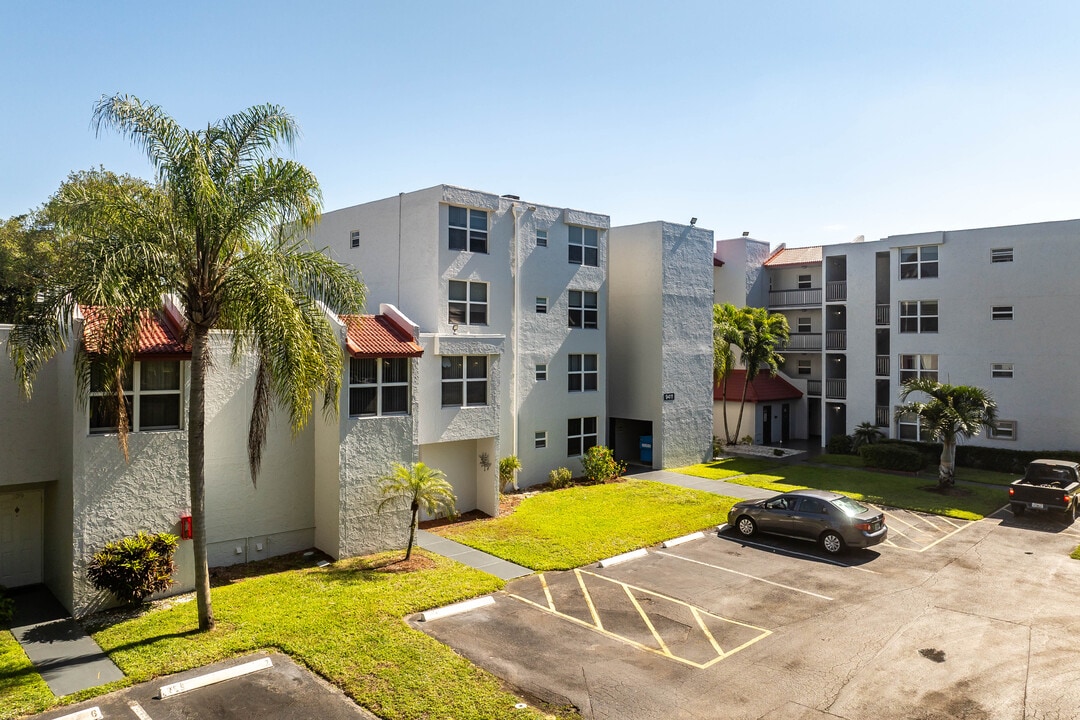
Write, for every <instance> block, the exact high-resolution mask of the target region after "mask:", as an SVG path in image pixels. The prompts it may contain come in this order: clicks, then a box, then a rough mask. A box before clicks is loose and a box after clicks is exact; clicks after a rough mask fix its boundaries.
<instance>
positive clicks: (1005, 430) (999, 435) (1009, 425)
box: [990, 420, 1016, 440]
mask: <svg viewBox="0 0 1080 720" xmlns="http://www.w3.org/2000/svg"><path fill="white" fill-rule="evenodd" d="M990 439H991V440H1015V439H1016V421H1015V420H998V421H997V422H996V423H994V425H993V426H992V427H991V428H990Z"/></svg>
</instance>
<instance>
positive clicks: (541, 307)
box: [536, 297, 548, 315]
mask: <svg viewBox="0 0 1080 720" xmlns="http://www.w3.org/2000/svg"><path fill="white" fill-rule="evenodd" d="M547 309H548V299H547V298H546V297H538V298H536V312H537V313H539V314H540V315H545V314H547Z"/></svg>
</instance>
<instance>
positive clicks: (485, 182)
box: [0, 0, 1080, 246]
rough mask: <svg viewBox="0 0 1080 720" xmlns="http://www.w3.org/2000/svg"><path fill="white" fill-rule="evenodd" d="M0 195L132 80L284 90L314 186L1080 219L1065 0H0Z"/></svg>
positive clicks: (34, 178) (824, 212)
mask: <svg viewBox="0 0 1080 720" xmlns="http://www.w3.org/2000/svg"><path fill="white" fill-rule="evenodd" d="M0 28H3V29H2V30H0V33H2V35H0V37H2V41H0V68H2V72H3V77H4V93H3V97H4V100H5V103H4V104H5V109H4V112H2V113H0V137H3V138H4V139H5V141H4V142H3V143H2V145H0V217H7V216H10V215H13V214H17V213H22V212H25V211H26V210H28V209H30V208H32V207H35V206H37V205H39V204H40V203H41V202H43V201H44V200H45V199H46V198H47V197H48V196H49V195H50V194H51V193H52V192H53V191H55V189H56V188H57V186H58V185H59V183H60V182H61V181H62V180H63V179H64V177H65V176H66V175H67V174H68V173H69V172H70V171H72V170H78V169H86V168H89V167H94V166H97V165H104V166H105V167H106V168H108V169H110V170H115V171H121V172H130V173H132V174H136V175H141V176H144V177H149V175H150V172H149V166H148V164H147V163H146V161H145V159H144V158H143V157H142V156H141V155H139V154H138V153H137V152H136V151H134V150H133V149H131V148H130V146H129V145H128V144H127V143H126V142H125V141H124V140H122V139H120V138H119V137H117V136H115V135H113V134H105V135H102V136H101V137H96V136H95V134H94V132H93V130H92V129H91V128H90V115H91V111H92V108H93V105H94V102H95V101H96V100H97V99H98V98H99V97H100V96H101V95H102V94H115V93H129V94H133V95H136V96H138V97H139V98H142V99H143V100H146V101H150V102H153V103H156V104H159V105H161V106H162V107H163V108H164V109H165V110H166V111H167V112H169V113H170V114H171V115H172V116H173V117H175V118H176V119H177V120H178V121H180V122H181V123H182V124H184V125H187V126H189V127H194V126H198V125H202V124H206V123H208V122H210V121H212V120H215V119H217V118H220V117H222V116H224V115H228V114H230V113H232V112H235V111H238V110H240V109H243V108H245V107H248V106H250V105H252V104H256V103H262V102H274V103H278V104H281V105H284V106H285V108H286V109H287V110H288V111H289V112H290V113H292V114H293V115H294V116H295V117H296V118H297V120H298V121H299V123H300V125H301V128H302V130H303V137H302V138H301V140H300V142H299V143H298V145H297V147H296V148H295V150H294V152H293V156H294V157H296V158H297V159H299V160H300V161H301V162H303V163H305V164H307V165H308V166H309V167H310V168H311V169H312V170H313V171H314V172H315V173H316V176H317V177H318V178H319V181H320V183H321V184H322V188H323V193H324V197H325V207H326V209H328V210H329V209H335V208H339V207H344V206H347V205H353V204H356V203H360V202H366V201H369V200H375V199H379V198H383V197H387V196H391V195H395V194H397V193H398V192H402V191H410V190H416V189H420V188H424V187H429V186H431V185H435V184H438V183H441V182H446V183H450V184H454V185H462V186H466V187H472V188H477V189H480V190H487V191H492V192H497V193H514V194H517V195H520V196H521V197H523V198H524V199H527V200H530V201H533V202H540V203H546V204H551V205H558V206H569V207H575V208H580V209H584V210H591V211H596V212H603V213H607V214H609V215H610V216H611V219H612V222H613V224H616V225H619V224H630V223H636V222H643V221H647V220H656V219H663V220H674V221H680V222H686V221H688V220H689V218H690V217H691V216H696V217H698V218H699V225H701V226H703V227H707V228H711V229H713V230H715V232H716V235H717V238H725V237H734V236H737V235H739V234H741V232H742V231H749V232H750V233H751V235H752V236H753V237H755V238H758V239H761V240H766V241H769V242H771V243H773V244H774V245H775V244H778V243H781V242H786V243H787V244H788V245H789V246H797V245H810V244H821V243H833V242H846V241H849V240H851V239H852V238H853V237H855V236H856V235H865V236H866V238H867V239H868V240H875V239H878V238H881V237H884V236H886V235H890V234H901V233H908V232H919V231H925V230H945V229H960V228H967V227H983V226H990V225H1004V224H1013V223H1024V222H1039V221H1043V220H1060V219H1066V218H1075V217H1080V142H1078V141H1077V135H1078V131H1080V92H1078V87H1080V41H1078V40H1077V38H1078V37H1080V3H1076V2H1033V1H1028V0H1025V1H1024V2H948V1H944V0H943V1H939V2H915V1H909V0H905V1H903V2H888V3H886V2H872V1H871V0H860V1H857V2H854V1H853V2H810V1H809V0H803V1H801V2H745V0H743V1H741V2H726V1H725V2H720V1H713V2H679V1H677V0H672V1H670V2H663V3H661V2H633V1H631V0H627V1H625V2H590V1H588V0H578V1H577V2H531V3H528V2H506V1H505V0H504V1H503V2H423V3H421V2H405V1H402V2H385V3H369V2H311V3H299V2H276V1H274V0H268V1H265V2H251V3H240V2H226V1H224V0H222V1H221V2H194V1H190V0H185V1H184V2H174V3H148V2H109V1H108V0H104V1H103V2H101V3H84V2H70V3H59V2H47V1H46V0H42V1H41V2H21V1H20V0H8V1H7V2H4V3H2V5H0Z"/></svg>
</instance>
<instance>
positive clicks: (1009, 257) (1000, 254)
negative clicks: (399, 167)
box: [990, 248, 1013, 263]
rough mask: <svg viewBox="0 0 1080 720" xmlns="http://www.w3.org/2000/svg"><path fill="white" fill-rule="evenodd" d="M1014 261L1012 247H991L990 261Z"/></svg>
mask: <svg viewBox="0 0 1080 720" xmlns="http://www.w3.org/2000/svg"><path fill="white" fill-rule="evenodd" d="M1012 261H1013V249H1012V248H991V250H990V262H992V263H1006V262H1012Z"/></svg>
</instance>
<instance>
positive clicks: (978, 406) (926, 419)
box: [896, 378, 997, 489]
mask: <svg viewBox="0 0 1080 720" xmlns="http://www.w3.org/2000/svg"><path fill="white" fill-rule="evenodd" d="M912 393H923V394H925V395H927V396H929V398H930V399H929V400H927V401H918V400H917V401H914V402H907V403H906V404H904V405H902V406H900V407H899V408H897V409H896V417H897V418H900V417H901V416H903V415H916V416H918V418H919V425H920V426H921V428H922V430H923V432H924V433H926V434H927V435H928V436H929V437H930V438H931V439H932V440H934V441H935V442H940V443H941V460H940V466H939V468H938V487H939V488H942V489H945V488H949V487H952V486H953V484H954V483H955V477H956V443H957V440H958V438H961V437H963V438H973V437H975V436H976V435H978V434H979V432H980V431H981V430H982V429H983V428H984V427H985V428H992V427H993V426H994V423H996V422H997V403H995V402H994V398H993V397H991V396H990V393H988V392H986V391H985V390H983V389H982V388H978V387H974V386H971V385H947V384H944V383H939V382H938V381H937V380H933V379H930V378H915V379H914V380H909V381H907V382H906V383H904V385H903V389H902V390H901V391H900V400H901V402H905V401H906V400H907V399H908V397H909V396H910V395H911V394H912Z"/></svg>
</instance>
